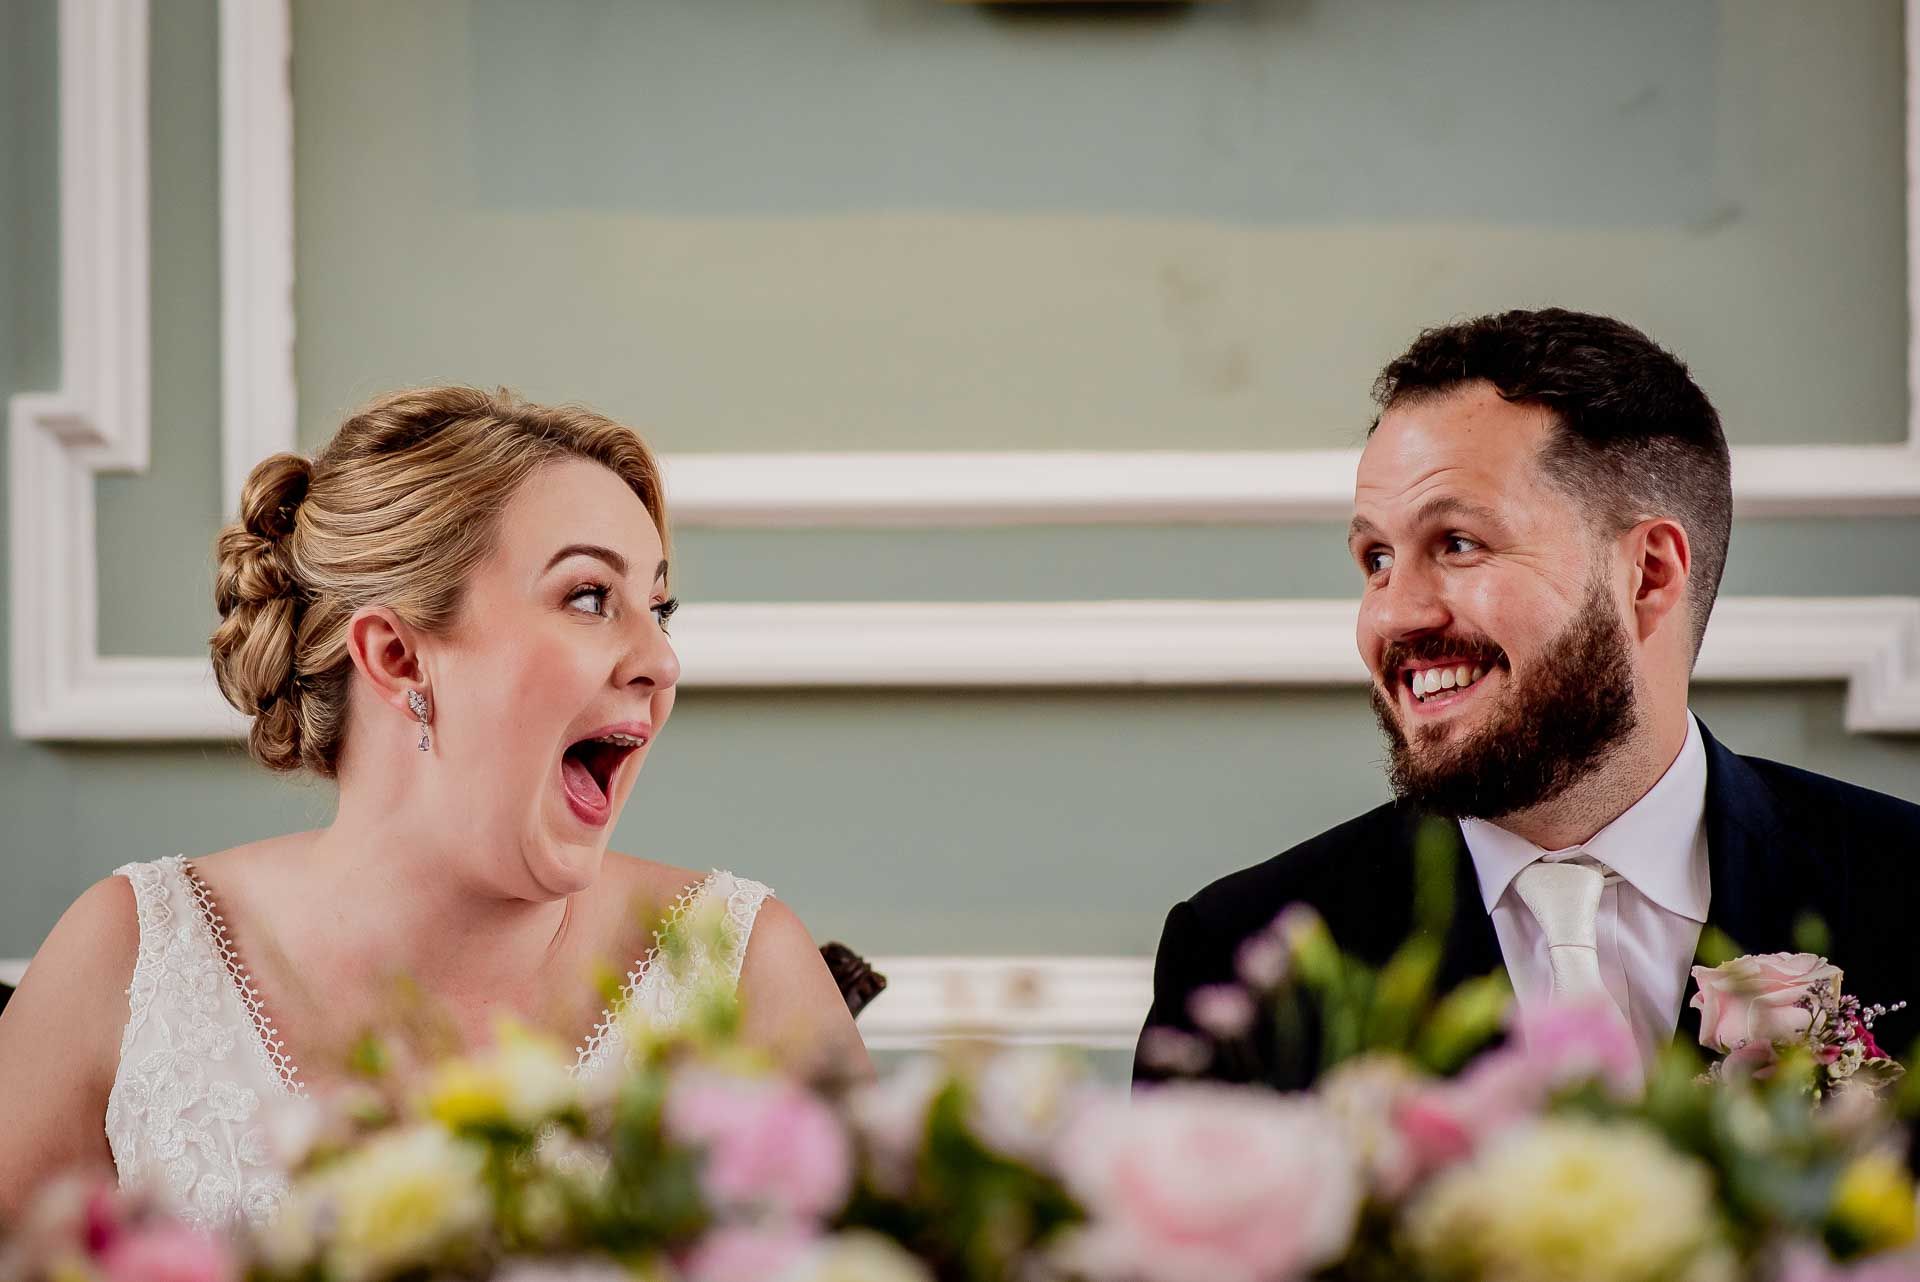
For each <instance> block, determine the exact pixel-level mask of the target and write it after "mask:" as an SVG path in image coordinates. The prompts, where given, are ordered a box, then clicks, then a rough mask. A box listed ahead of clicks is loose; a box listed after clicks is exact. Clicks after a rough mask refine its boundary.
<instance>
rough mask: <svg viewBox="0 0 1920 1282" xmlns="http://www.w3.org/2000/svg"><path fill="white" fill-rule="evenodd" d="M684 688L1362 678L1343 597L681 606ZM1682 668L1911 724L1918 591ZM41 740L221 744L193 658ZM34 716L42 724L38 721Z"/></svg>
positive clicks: (1879, 721)
mask: <svg viewBox="0 0 1920 1282" xmlns="http://www.w3.org/2000/svg"><path fill="white" fill-rule="evenodd" d="M674 625H675V626H674V643H675V647H676V648H677V649H678V651H679V653H680V660H681V668H682V677H681V687H682V688H683V689H688V690H703V689H705V690H711V689H728V690H749V689H774V690H787V689H795V688H816V689H834V688H838V689H902V690H906V689H923V690H924V689H979V688H997V689H1009V688H1012V689H1047V688H1054V689H1070V688H1089V687H1092V688H1100V687H1109V688H1111V687H1159V688H1175V689H1177V688H1194V689H1198V688H1222V687H1224V688H1257V687H1287V686H1358V685H1360V684H1362V682H1363V681H1364V680H1365V673H1364V671H1363V669H1362V668H1361V665H1360V660H1359V658H1358V657H1357V656H1356V654H1355V652H1354V642H1353V625H1354V604H1353V602H1351V601H1315V600H1299V601H1067V602H1054V603H1027V602H1015V603H999V602H965V603H959V604H915V603H909V602H882V603H873V604H848V605H751V604H738V605H730V604H706V605H700V604H696V605H690V606H688V607H686V609H685V610H683V611H682V613H681V614H680V615H679V616H678V617H677V618H676V619H675V620H674ZM1695 679H1696V680H1697V681H1700V682H1703V683H1724V682H1758V683H1780V682H1809V681H1813V682H1830V681H1839V682H1844V683H1845V684H1846V687H1847V701H1846V725H1847V728H1848V729H1849V730H1853V731H1861V732H1864V731H1881V732H1914V731H1920V598H1912V597H1864V598H1850V597H1830V598H1817V597H1780V598H1773V597H1747V598H1741V597H1732V598H1728V599H1725V600H1723V601H1721V602H1720V604H1719V606H1718V607H1717V608H1716V609H1715V610H1714V616H1713V624H1712V626H1711V627H1710V628H1709V629H1708V632H1707V641H1706V645H1705V647H1704V648H1703V650H1702V652H1701V655H1700V666H1699V668H1698V670H1697V671H1696V672H1695ZM60 713H61V719H60V720H58V721H57V722H53V723H51V729H50V731H49V732H48V733H46V734H45V735H43V737H47V738H57V739H73V740H155V739H166V740H190V739H198V740H233V739H239V738H241V737H243V734H244V727H243V725H242V722H241V721H240V719H239V717H238V716H237V715H235V714H234V713H233V711H232V710H231V709H230V708H228V706H227V705H226V703H225V702H224V701H223V700H222V699H221V698H220V695H219V692H218V691H217V690H216V689H215V687H214V684H213V677H212V673H211V672H210V670H209V669H208V667H207V664H206V662H205V661H204V660H197V659H107V660H96V661H95V663H94V665H93V666H92V668H90V669H89V672H88V680H87V683H86V685H85V686H84V687H83V688H82V689H81V690H80V691H78V692H77V693H74V694H73V695H72V696H71V697H70V698H69V699H68V700H67V702H66V703H64V704H63V705H62V706H61V708H60ZM42 724H43V725H46V724H48V723H45V722H43V723H42Z"/></svg>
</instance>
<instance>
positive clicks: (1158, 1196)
mask: <svg viewBox="0 0 1920 1282" xmlns="http://www.w3.org/2000/svg"><path fill="white" fill-rule="evenodd" d="M1060 1166H1061V1171H1062V1174H1063V1175H1064V1176H1065V1178H1066V1180H1067V1183H1068V1186H1069V1187H1070V1188H1071V1189H1072V1190H1073V1192H1074V1194H1075V1195H1076V1196H1077V1197H1078V1198H1079V1199H1080V1200H1081V1202H1082V1203H1083V1204H1084V1205H1085V1206H1086V1207H1087V1210H1088V1214H1089V1221H1088V1223H1087V1224H1086V1225H1085V1227H1083V1228H1082V1229H1081V1230H1079V1231H1078V1232H1077V1233H1076V1234H1074V1235H1073V1236H1072V1237H1071V1238H1070V1239H1069V1240H1068V1241H1067V1242H1066V1243H1065V1244H1064V1246H1063V1248H1062V1249H1063V1252H1064V1254H1065V1257H1066V1258H1065V1261H1064V1262H1065V1263H1066V1264H1067V1265H1068V1267H1069V1268H1072V1269H1075V1270H1077V1271H1080V1272H1083V1273H1086V1274H1088V1275H1090V1276H1094V1277H1106V1278H1130V1279H1145V1280H1147V1282H1266V1280H1270V1279H1279V1278H1291V1277H1297V1276H1301V1275H1304V1274H1306V1273H1309V1272H1311V1271H1312V1270H1314V1269H1315V1268H1318V1267H1319V1266H1321V1265H1323V1264H1326V1263H1328V1262H1330V1261H1332V1260H1336V1259H1338V1258H1340V1256H1341V1255H1342V1254H1344V1253H1345V1251H1346V1249H1347V1246H1348V1243H1349V1242H1350V1241H1351V1239H1352V1236H1353V1227H1354V1220H1355V1217H1356V1215H1357V1214H1358V1211H1359V1206H1360V1198H1361V1179H1360V1172H1359V1167H1358V1161H1357V1159H1356V1156H1355V1154H1354V1152H1353V1150H1352V1148H1351V1146H1350V1145H1349V1144H1348V1142H1347V1139H1346V1136H1345V1133H1344V1132H1343V1130H1342V1128H1341V1127H1340V1125H1339V1123H1338V1122H1336V1121H1335V1120H1334V1118H1333V1117H1332V1116H1331V1115H1330V1114H1329V1113H1328V1112H1327V1111H1326V1109H1325V1108H1324V1107H1323V1106H1322V1105H1321V1104H1320V1103H1319V1102H1318V1101H1316V1100H1313V1099H1311V1098H1309V1097H1306V1096H1280V1095H1271V1094H1267V1093H1265V1092H1257V1091H1247V1090H1240V1089H1235V1088H1232V1087H1226V1086H1219V1085H1212V1084H1198V1083H1196V1084H1180V1085H1171V1086H1166V1087H1162V1088H1161V1089H1159V1090H1157V1091H1155V1092H1153V1093H1151V1094H1149V1095H1143V1096H1141V1097H1139V1098H1137V1099H1135V1100H1133V1101H1132V1102H1131V1103H1130V1104H1129V1103H1128V1102H1127V1101H1125V1100H1103V1101H1101V1102H1100V1103H1098V1104H1095V1105H1091V1106H1089V1107H1088V1108H1087V1109H1086V1110H1085V1111H1083V1112H1082V1113H1081V1114H1080V1115H1079V1116H1078V1117H1077V1118H1076V1119H1075V1121H1074V1124H1073V1126H1072V1127H1071V1129H1070V1130H1069V1132H1068V1134H1067V1135H1066V1137H1065V1139H1064V1140H1063V1142H1062V1144H1061V1148H1060Z"/></svg>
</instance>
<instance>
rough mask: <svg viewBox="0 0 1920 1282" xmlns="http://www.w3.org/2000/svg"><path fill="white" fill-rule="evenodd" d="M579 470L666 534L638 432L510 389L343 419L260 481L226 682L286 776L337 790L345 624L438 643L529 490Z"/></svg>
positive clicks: (224, 546) (242, 527)
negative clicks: (597, 468) (303, 776)
mask: <svg viewBox="0 0 1920 1282" xmlns="http://www.w3.org/2000/svg"><path fill="white" fill-rule="evenodd" d="M566 458H582V459H588V460H591V461H592V462H595V463H599V464H601V465H603V466H605V467H606V468H608V469H609V470H611V471H612V472H613V473H614V474H616V475H617V476H619V477H620V479H621V480H623V481H625V482H626V483H627V485H628V487H629V488H631V489H632V490H633V492H634V494H635V495H636V496H637V497H638V498H639V500H640V501H641V503H643V504H645V505H646V508H647V511H648V513H650V514H651V515H652V517H653V522H654V525H655V526H656V527H657V528H658V529H659V531H660V538H661V542H662V543H663V544H664V543H665V542H666V538H667V520H666V504H665V499H664V497H663V495H662V493H661V485H660V468H659V464H658V462H657V461H656V460H655V459H654V456H653V454H652V453H651V452H650V451H649V450H648V449H647V447H646V445H645V444H644V443H643V442H642V441H641V439H640V437H639V436H638V435H637V434H636V433H635V432H634V431H633V429H632V428H629V427H625V426H622V425H621V424H619V423H616V422H614V421H613V420H612V419H609V418H606V417H604V416H602V415H600V414H596V413H594V412H593V411H591V410H587V409H582V408H580V407H578V406H572V405H564V406H546V405H533V404H530V403H528V402H526V401H523V400H520V399H519V398H518V397H516V396H514V395H513V394H512V393H511V392H508V391H505V390H501V391H499V392H484V391H480V390H478V389H476V388H471V387H428V388H420V389H417V390H414V391H405V392H395V393H393V394H392V395H389V396H385V397H382V398H381V399H379V400H377V401H375V402H373V404H371V405H368V406H367V407H366V408H364V409H362V410H361V411H360V412H358V413H357V414H355V415H353V417H351V418H349V419H348V420H347V421H346V422H345V423H343V424H341V426H340V430H339V431H338V432H336V433H335V434H334V437H333V439H332V440H331V441H329V442H327V444H326V446H325V447H324V448H323V449H321V450H320V452H319V453H318V454H316V455H314V457H313V458H312V459H311V460H308V459H306V458H303V457H301V456H300V455H298V454H276V455H274V456H273V457H272V458H269V459H267V460H265V461H264V462H262V463H261V464H260V465H259V466H258V467H256V468H254V469H253V472H252V474H251V475H250V476H248V477H247V484H246V487H245V489H243V490H242V491H241V494H240V519H239V520H237V521H235V522H234V523H233V524H231V525H229V526H227V527H226V528H225V529H223V530H222V531H221V532H220V537H219V540H218V541H217V543H216V544H215V547H216V550H217V553H218V558H219V565H218V569H217V571H216V574H215V578H214V593H213V598H214V604H215V605H216V606H218V607H219V610H220V626H219V627H218V628H216V629H214V633H213V643H212V644H213V672H214V676H215V677H216V678H217V679H218V680H219V682H220V692H221V693H222V694H224V695H225V696H226V698H227V702H229V703H231V704H232V705H233V706H234V707H235V708H237V709H239V710H240V711H241V712H242V713H243V714H245V715H246V716H248V717H251V718H252V720H253V724H252V727H251V729H250V730H249V731H248V734H247V747H248V750H249V751H250V752H251V753H252V755H253V757H254V759H255V760H257V761H259V762H260V763H261V764H262V765H264V766H266V767H268V768H269V769H272V770H297V769H299V768H300V767H302V766H304V767H306V768H307V769H309V770H312V771H314V772H315V773H317V774H320V775H323V776H326V777H329V778H331V777H332V776H333V775H334V773H335V771H336V769H337V768H338V766H339V762H340V749H341V744H342V742H343V740H344V737H345V734H346V729H347V693H348V689H349V685H350V681H351V678H352V675H353V660H352V658H351V656H350V655H349V654H348V651H347V624H348V621H349V620H351V619H352V617H353V615H354V612H355V611H357V610H359V609H361V608H363V607H365V606H370V605H382V606H385V607H387V608H388V609H390V610H392V611H393V612H394V614H395V615H397V616H398V617H399V618H400V619H402V620H404V621H405V622H406V623H407V624H409V625H410V626H412V627H414V628H417V629H419V630H420V631H422V632H424V633H427V634H433V633H436V632H442V631H444V630H445V629H446V628H448V627H449V626H450V625H451V624H452V623H453V622H454V620H455V619H456V618H457V617H458V614H459V610H460V604H461V600H462V597H463V595H464V592H465V588H466V584H467V581H468V579H469V577H470V576H471V574H472V573H473V571H474V569H475V568H476V567H477V566H479V565H480V563H481V562H482V561H484V560H485V559H486V558H487V557H488V556H489V555H491V554H492V552H493V550H494V542H495V538H496V536H497V534H498V530H499V524H500V518H501V515H502V513H504V512H505V511H506V508H507V505H508V503H510V502H511V501H512V499H513V496H514V494H515V493H516V492H518V490H519V488H520V486H521V485H522V484H523V483H524V482H525V481H526V480H527V478H528V477H530V476H532V475H533V474H534V473H535V472H536V471H538V470H539V469H540V468H541V467H543V466H545V465H546V464H548V463H553V462H557V461H559V460H562V459H566Z"/></svg>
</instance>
